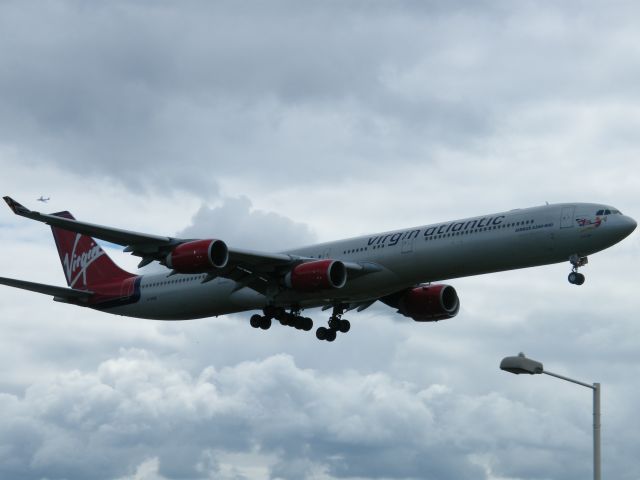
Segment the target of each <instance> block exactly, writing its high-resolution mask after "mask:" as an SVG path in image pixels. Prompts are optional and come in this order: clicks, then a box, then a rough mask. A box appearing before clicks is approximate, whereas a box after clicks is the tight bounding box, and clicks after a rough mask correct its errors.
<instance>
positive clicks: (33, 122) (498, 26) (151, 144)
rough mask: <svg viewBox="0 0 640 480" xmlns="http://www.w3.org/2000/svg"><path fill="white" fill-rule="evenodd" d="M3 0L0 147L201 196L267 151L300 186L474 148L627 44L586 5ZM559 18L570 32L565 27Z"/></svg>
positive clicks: (603, 84)
mask: <svg viewBox="0 0 640 480" xmlns="http://www.w3.org/2000/svg"><path fill="white" fill-rule="evenodd" d="M0 8H1V9H2V10H1V11H2V15H1V16H0V18H2V20H0V22H2V25H1V26H2V28H1V31H2V34H1V35H2V39H3V41H2V43H1V46H0V49H1V50H0V52H1V54H2V57H3V66H4V68H3V69H2V73H0V94H1V95H2V98H3V99H4V108H3V110H2V113H1V114H0V126H1V127H2V128H1V131H2V134H1V135H2V137H1V140H2V142H3V143H6V144H10V145H14V146H16V147H17V148H19V149H20V150H21V151H23V152H24V153H25V155H27V156H30V157H32V158H34V159H37V160H45V161H53V162H55V163H57V164H58V165H60V166H63V167H65V168H69V169H72V170H74V171H78V170H79V171H82V172H86V173H88V174H93V175H108V176H112V177H114V178H116V179H118V180H119V181H122V182H124V183H126V184H128V185H131V186H136V187H140V186H149V185H152V186H161V187H165V188H178V189H190V190H193V191H197V192H199V194H202V195H204V194H205V192H206V193H207V194H209V195H213V196H215V193H216V188H217V183H216V176H218V175H232V176H237V175H248V176H252V175H253V174H252V171H251V169H255V170H260V167H261V166H262V165H265V164H269V165H270V170H271V172H270V174H269V177H271V178H276V179H278V178H279V179H280V180H281V181H282V180H284V179H285V178H286V179H287V180H288V181H294V182H300V181H303V180H304V181H309V177H313V178H326V177H327V176H329V175H335V174H336V173H337V172H339V173H340V175H341V176H345V175H353V174H358V175H367V171H368V170H370V169H371V168H376V167H379V165H378V164H379V162H381V161H383V160H385V159H386V160H389V159H390V158H393V160H394V161H395V162H417V161H421V162H424V161H428V160H429V159H430V157H431V155H432V154H430V153H429V152H430V151H433V150H434V149H437V148H438V147H447V148H454V149H464V148H472V147H473V144H474V142H475V141H477V140H479V139H480V138H482V137H484V136H487V135H489V134H491V133H492V132H494V131H495V128H496V126H497V125H500V124H501V123H502V122H504V121H505V120H508V118H509V117H508V116H507V117H506V118H505V116H504V115H505V113H506V112H505V109H507V108H508V107H512V106H518V105H521V104H522V103H523V102H531V101H535V100H545V99H546V100H557V99H559V98H563V99H566V98H567V97H569V98H573V99H575V100H582V99H583V97H584V95H586V94H592V93H594V92H595V93H606V92H611V90H612V89H611V80H612V77H611V75H613V74H612V73H606V74H605V73H601V74H600V75H593V73H594V70H595V68H596V67H594V62H593V58H594V56H595V57H596V58H602V59H603V60H604V59H605V58H604V55H605V54H607V55H609V52H610V50H609V49H608V46H610V45H611V43H612V42H614V43H615V44H616V46H618V48H619V51H620V55H622V52H624V49H625V48H628V45H627V44H626V43H625V41H624V40H617V41H616V39H609V38H606V37H605V38H601V34H602V33H603V32H602V31H601V29H599V28H595V29H593V28H590V27H591V24H590V22H593V21H595V19H594V18H592V17H589V16H587V17H586V18H579V19H577V20H576V19H574V18H573V16H572V15H573V11H571V12H568V11H565V10H562V9H561V8H560V7H557V6H556V7H555V8H551V9H537V8H535V6H532V5H530V6H528V7H525V8H524V9H522V10H519V9H513V8H512V7H510V6H509V5H508V4H503V3H501V2H496V3H493V2H488V3H484V4H482V6H481V7H478V6H475V5H469V4H460V5H455V6H448V5H445V4H444V3H443V2H429V3H425V4H424V5H422V4H419V3H418V2H404V3H398V4H395V5H394V6H393V7H391V6H389V5H385V4H384V3H374V4H373V5H370V4H369V3H360V2H351V3H342V2H328V3H327V2H325V3H318V4H314V5H311V6H309V5H307V6H304V7H303V6H301V5H300V4H299V3H297V2H289V1H281V2H275V3H270V4H269V6H268V7H267V6H266V5H261V4H259V3H254V2H219V3H214V4H212V3H209V2H192V3H190V4H188V5H187V6H186V7H185V5H184V4H181V5H177V4H174V3H169V2H155V3H153V4H149V3H144V2H141V3H138V2H109V3H107V4H100V5H91V7H89V6H88V5H87V4H86V3H84V2H47V3H45V4H42V3H24V2H7V3H4V4H3V5H2V7H0ZM570 13H571V15H570ZM609 17H610V16H609ZM609 17H607V16H605V19H607V20H609V22H608V23H605V27H607V26H610V25H609V24H611V23H613V24H614V25H615V20H616V19H615V18H613V19H611V18H609ZM566 25H569V26H573V27H577V28H576V29H577V31H578V32H579V34H578V35H577V36H576V37H574V38H571V39H568V38H567V37H566V35H564V33H563V28H564V27H565V26H566ZM540 31H542V33H539V32H540ZM451 32H455V35H451ZM569 55H570V56H571V57H572V59H573V60H574V61H573V62H572V64H571V65H568V64H567V62H565V60H564V59H565V58H566V57H567V56H569ZM605 65H606V63H605ZM628 70H629V71H628V72H627V73H626V74H625V72H619V71H616V72H615V73H614V74H615V75H617V76H618V77H619V78H622V79H624V78H625V77H626V78H634V76H633V75H632V73H633V69H632V68H631V67H629V68H628ZM608 71H609V70H608ZM598 72H600V69H598ZM585 79H586V80H585ZM613 80H614V81H615V84H616V86H617V87H619V86H620V85H621V84H622V85H624V83H625V82H624V80H619V79H618V78H613ZM626 84H628V86H627V88H629V87H630V86H631V84H630V82H629V81H628V80H627V81H626Z"/></svg>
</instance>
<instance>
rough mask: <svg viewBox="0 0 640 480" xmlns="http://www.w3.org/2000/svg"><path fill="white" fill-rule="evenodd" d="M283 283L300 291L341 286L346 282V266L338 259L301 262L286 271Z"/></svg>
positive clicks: (313, 290)
mask: <svg viewBox="0 0 640 480" xmlns="http://www.w3.org/2000/svg"><path fill="white" fill-rule="evenodd" d="M284 283H285V285H286V286H287V287H289V288H293V289H294V290H298V291H300V292H315V291H318V290H328V289H331V288H342V287H344V285H345V283H347V268H346V267H345V266H344V263H342V262H341V261H339V260H317V261H313V262H306V263H301V264H300V265H296V266H295V267H293V269H291V271H290V272H289V273H287V275H286V276H285V278H284Z"/></svg>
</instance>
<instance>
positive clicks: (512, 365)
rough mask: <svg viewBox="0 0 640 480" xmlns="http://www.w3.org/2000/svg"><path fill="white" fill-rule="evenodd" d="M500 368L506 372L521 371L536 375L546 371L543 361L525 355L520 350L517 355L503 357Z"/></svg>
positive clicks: (518, 373) (519, 372) (517, 373)
mask: <svg viewBox="0 0 640 480" xmlns="http://www.w3.org/2000/svg"><path fill="white" fill-rule="evenodd" d="M500 369H501V370H504V371H506V372H511V373H515V374H516V375H520V374H521V373H528V374H529V375H534V374H537V373H542V372H543V371H544V369H543V368H542V363H540V362H536V361H535V360H532V359H530V358H527V357H525V356H524V353H522V352H520V353H519V354H518V356H517V357H505V358H503V359H502V361H501V362H500Z"/></svg>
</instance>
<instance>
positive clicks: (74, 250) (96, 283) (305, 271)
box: [0, 197, 637, 342]
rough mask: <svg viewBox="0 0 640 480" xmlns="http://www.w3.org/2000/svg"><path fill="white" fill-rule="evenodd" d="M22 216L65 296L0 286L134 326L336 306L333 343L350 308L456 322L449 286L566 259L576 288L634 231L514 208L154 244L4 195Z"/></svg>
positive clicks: (290, 319)
mask: <svg viewBox="0 0 640 480" xmlns="http://www.w3.org/2000/svg"><path fill="white" fill-rule="evenodd" d="M4 200H5V201H6V202H7V204H8V205H9V207H10V208H11V209H12V210H13V212H14V213H15V214H17V215H20V216H23V217H26V218H29V219H31V220H36V221H39V222H43V223H45V224H47V225H49V226H50V227H51V229H52V232H53V237H54V240H55V243H56V246H57V249H58V253H59V256H60V261H61V263H62V267H63V271H64V274H65V277H66V280H67V285H68V288H65V287H59V286H53V285H46V284H41V283H35V282H29V281H25V280H17V279H11V278H5V277H0V284H4V285H8V286H11V287H17V288H21V289H25V290H30V291H33V292H38V293H42V294H45V295H50V296H52V297H53V300H55V301H58V302H64V303H69V304H72V305H78V306H83V307H88V308H92V309H95V310H99V311H103V312H108V313H112V314H117V315H124V316H130V317H138V318H146V319H156V320H187V319H195V318H204V317H211V316H218V315H225V314H230V313H237V312H244V311H251V310H259V311H260V310H261V314H259V313H256V314H254V315H252V316H251V319H250V322H249V323H250V325H251V326H252V327H254V328H259V329H263V330H268V329H269V328H270V327H271V325H272V321H273V320H274V319H275V320H277V321H279V322H280V323H281V324H282V325H285V326H290V327H295V328H296V329H298V330H304V331H309V330H311V329H312V328H313V320H311V318H309V317H305V316H303V315H302V311H303V310H305V309H309V308H317V307H321V308H322V309H323V310H328V309H332V313H331V316H330V317H329V321H328V325H327V326H326V327H325V326H321V327H319V328H317V330H316V337H317V338H318V339H319V340H326V341H329V342H332V341H334V340H335V339H336V335H337V333H347V332H348V331H349V330H350V328H351V324H350V322H349V321H348V320H346V319H345V318H343V315H344V313H345V312H347V311H352V310H357V311H358V312H359V311H362V310H364V309H366V308H368V307H370V306H371V305H372V304H373V303H375V302H376V301H380V302H382V303H383V304H386V305H388V306H390V307H392V308H394V309H396V310H397V313H399V314H401V315H404V316H405V317H408V318H410V319H413V320H415V321H417V322H431V321H439V320H445V319H450V318H453V317H455V316H456V315H457V314H458V312H459V310H460V300H459V298H458V294H457V292H456V290H455V289H454V287H452V286H451V285H448V284H443V283H433V282H442V281H447V280H450V279H454V278H459V277H466V276H471V275H481V274H487V273H493V272H501V271H506V270H514V269H520V268H527V267H534V266H540V265H548V264H553V263H561V262H565V261H569V262H570V264H571V267H572V268H571V272H570V273H569V276H568V280H569V282H570V283H571V284H574V285H582V284H583V283H584V281H585V277H584V275H583V274H582V273H579V271H578V270H579V268H581V267H583V266H584V265H586V264H587V261H588V255H591V254H594V253H596V252H599V251H601V250H604V249H606V248H609V247H611V246H612V245H614V244H616V243H618V242H620V241H621V240H622V239H624V238H625V237H627V236H628V235H630V234H631V232H633V231H634V230H635V228H636V226H637V223H636V221H635V220H634V219H633V218H631V217H629V216H626V215H623V214H622V213H621V212H620V211H619V210H617V209H616V208H614V207H611V206H606V205H602V204H597V203H562V204H551V205H544V206H538V207H532V208H524V209H515V210H510V211H506V212H500V213H493V214H489V215H482V216H478V217H471V218H465V219H461V220H452V221H447V222H440V223H435V224H430V225H424V226H418V227H414V228H406V229H402V230H395V231H390V232H383V233H376V234H372V235H364V236H359V237H355V238H349V239H346V240H339V241H334V242H328V243H321V244H317V245H311V246H306V247H301V248H296V249H293V250H289V251H286V252H260V251H254V250H245V249H238V248H234V247H230V246H228V245H227V244H226V243H225V242H224V241H222V240H220V239H214V238H208V239H187V238H174V237H168V236H159V235H150V234H145V233H139V232H134V231H128V230H123V229H119V228H113V227H108V226H103V225H97V224H93V223H87V222H81V221H78V220H75V219H74V217H73V216H72V215H71V214H70V213H69V212H68V211H64V212H58V213H53V214H43V213H40V212H36V211H32V210H29V209H28V208H26V207H24V206H22V205H21V204H19V203H18V202H16V201H15V200H13V199H11V198H10V197H4ZM94 238H98V239H101V240H103V241H106V242H110V243H114V244H118V245H121V246H123V247H125V248H124V251H125V252H130V253H131V254H132V255H136V256H139V257H141V261H140V263H139V265H138V267H139V268H141V267H143V266H145V265H148V264H150V263H152V262H159V263H160V264H162V265H164V266H165V267H166V269H167V270H166V271H165V272H162V273H155V274H149V275H137V274H133V273H129V272H127V271H125V270H123V269H121V268H120V267H118V266H117V265H116V264H115V263H114V262H113V261H112V260H111V258H109V256H108V255H107V253H106V252H105V251H104V250H103V249H102V248H101V247H100V245H99V244H98V243H97V242H96V241H95V240H94Z"/></svg>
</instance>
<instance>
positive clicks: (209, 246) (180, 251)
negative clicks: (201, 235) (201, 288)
mask: <svg viewBox="0 0 640 480" xmlns="http://www.w3.org/2000/svg"><path fill="white" fill-rule="evenodd" d="M228 261H229V249H228V248H227V244H226V243H224V242H223V241H222V240H194V241H192V242H185V243H182V244H180V245H178V246H177V247H176V248H174V249H173V250H172V251H171V253H170V254H169V255H167V258H166V260H165V264H166V265H167V267H169V268H172V269H173V270H175V271H176V272H178V273H204V272H208V271H210V270H212V269H216V268H224V267H225V266H226V265H227V262H228Z"/></svg>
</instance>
